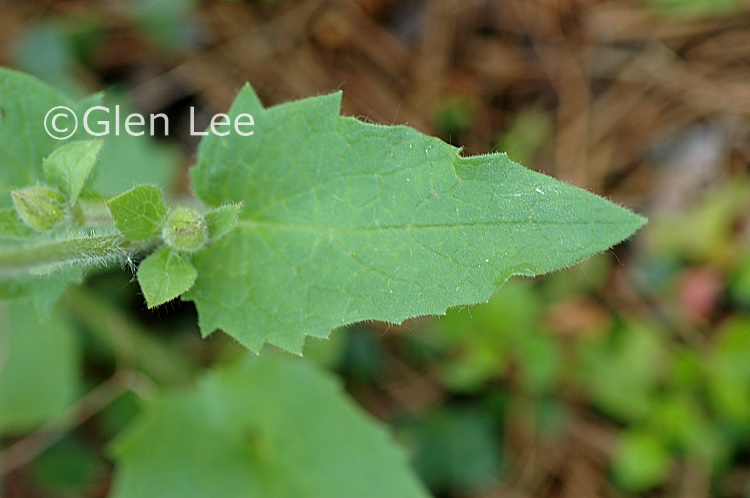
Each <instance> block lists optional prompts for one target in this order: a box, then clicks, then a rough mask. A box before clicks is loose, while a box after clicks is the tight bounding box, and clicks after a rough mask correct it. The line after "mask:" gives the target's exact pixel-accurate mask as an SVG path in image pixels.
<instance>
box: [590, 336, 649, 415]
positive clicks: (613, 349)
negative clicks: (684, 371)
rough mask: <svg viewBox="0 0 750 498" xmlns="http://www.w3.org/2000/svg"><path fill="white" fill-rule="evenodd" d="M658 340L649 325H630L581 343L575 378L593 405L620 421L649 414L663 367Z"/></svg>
mask: <svg viewBox="0 0 750 498" xmlns="http://www.w3.org/2000/svg"><path fill="white" fill-rule="evenodd" d="M658 337H659V335H658V330H654V327H653V325H651V324H649V323H647V322H632V323H625V324H623V325H622V326H621V327H620V328H619V329H617V330H615V331H614V332H613V333H612V334H610V335H609V336H606V337H597V338H595V339H593V340H590V341H588V342H586V343H582V344H581V351H580V358H581V359H580V367H579V368H580V370H579V379H580V381H581V383H582V384H583V386H584V388H585V389H586V391H588V393H589V396H590V398H591V401H592V402H593V403H594V405H596V406H597V407H599V408H600V409H602V410H604V411H605V412H607V413H608V414H609V415H611V416H614V417H616V418H618V419H620V420H624V421H635V420H639V419H642V418H643V417H645V416H646V415H648V414H649V413H650V411H651V409H652V407H653V402H654V395H655V394H656V392H657V387H658V385H657V381H658V378H659V374H660V372H661V370H662V369H663V367H664V351H663V347H662V344H661V342H660V341H659V339H658Z"/></svg>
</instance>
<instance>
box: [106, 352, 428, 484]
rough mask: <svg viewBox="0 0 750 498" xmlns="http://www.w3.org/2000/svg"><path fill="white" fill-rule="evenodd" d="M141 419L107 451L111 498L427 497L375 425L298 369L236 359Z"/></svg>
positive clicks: (302, 364)
mask: <svg viewBox="0 0 750 498" xmlns="http://www.w3.org/2000/svg"><path fill="white" fill-rule="evenodd" d="M144 412H145V413H144V414H143V416H141V417H139V419H138V420H137V421H136V422H135V424H134V426H133V427H131V428H130V429H129V430H126V432H125V433H124V434H123V435H122V436H121V437H120V438H119V439H118V440H116V442H115V444H114V448H113V449H114V454H115V458H116V460H117V462H118V465H117V472H116V475H115V479H114V484H113V490H112V496H113V497H115V498H130V497H139V498H140V497H142V496H179V497H180V498H193V497H195V498H199V497H200V498H203V497H206V496H220V497H222V498H235V497H237V498H239V497H305V498H330V497H339V496H340V497H347V498H349V497H356V498H380V497H394V498H395V497H398V498H417V497H420V498H421V497H426V496H428V493H427V491H426V490H425V489H424V486H423V485H422V484H421V483H420V482H419V481H418V480H417V479H416V478H415V477H414V475H413V473H412V471H411V470H410V469H409V465H408V463H407V461H406V458H405V457H404V454H403V452H402V451H401V450H400V449H399V448H398V447H397V446H396V445H395V444H394V443H393V441H392V439H391V438H390V436H389V435H388V434H387V433H386V431H385V430H383V427H382V425H381V424H380V423H377V422H376V421H374V420H373V419H372V418H371V417H370V416H368V415H367V414H365V413H364V412H363V410H362V409H361V408H359V407H358V406H356V405H355V404H354V403H353V402H352V401H351V400H350V399H348V397H347V396H345V395H344V392H343V390H342V389H341V387H340V386H339V385H337V383H336V382H334V380H333V379H332V378H331V376H330V375H328V374H325V373H323V372H321V371H319V370H318V369H317V368H314V367H313V365H312V364H311V363H309V362H306V361H304V360H299V359H292V358H283V357H279V356H275V355H271V354H264V355H261V356H260V357H252V356H245V358H244V359H243V361H241V362H240V363H238V364H235V365H230V366H227V367H224V368H222V369H221V370H219V371H216V372H214V373H212V374H211V375H209V376H208V377H207V378H205V379H203V381H202V382H200V383H199V384H198V387H197V389H195V390H193V391H189V392H176V393H166V394H161V395H159V396H158V397H155V398H154V399H153V400H151V401H149V402H148V404H147V405H146V407H145V410H144ZM187 476H189V477H187Z"/></svg>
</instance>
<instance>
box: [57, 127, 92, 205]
mask: <svg viewBox="0 0 750 498" xmlns="http://www.w3.org/2000/svg"><path fill="white" fill-rule="evenodd" d="M103 144H104V141H103V140H82V141H78V142H71V143H69V144H65V145H63V146H62V147H60V148H59V149H56V150H55V151H54V152H53V153H52V154H50V155H49V156H47V157H46V158H45V159H44V161H43V164H44V176H45V177H46V178H47V181H48V182H49V183H51V184H52V185H53V186H55V187H57V188H58V189H60V191H61V192H62V193H63V194H65V196H66V197H67V198H68V203H69V204H71V205H72V204H74V203H75V202H76V200H78V196H79V195H80V194H81V190H82V189H83V184H84V183H85V182H86V178H88V176H89V174H90V173H91V170H92V169H93V167H94V164H96V159H97V155H98V154H99V151H100V150H101V148H102V145H103Z"/></svg>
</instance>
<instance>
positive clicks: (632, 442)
mask: <svg viewBox="0 0 750 498" xmlns="http://www.w3.org/2000/svg"><path fill="white" fill-rule="evenodd" d="M671 467H672V459H671V456H670V454H669V452H668V451H667V449H666V448H665V447H664V443H663V441H662V440H661V439H659V437H658V436H656V435H654V434H651V433H649V432H643V431H639V430H631V431H629V432H627V433H625V435H624V436H623V437H622V440H621V441H620V446H619V448H618V450H617V453H616V454H615V457H614V461H613V462H612V473H613V474H614V477H615V480H616V481H617V482H618V483H619V484H620V486H622V487H623V488H625V489H626V490H627V491H631V492H639V491H645V490H647V489H649V488H652V487H654V486H656V485H658V484H661V483H662V482H664V481H665V480H666V479H667V477H669V471H670V468H671Z"/></svg>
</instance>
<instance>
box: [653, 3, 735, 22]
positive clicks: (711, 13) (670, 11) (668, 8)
mask: <svg viewBox="0 0 750 498" xmlns="http://www.w3.org/2000/svg"><path fill="white" fill-rule="evenodd" d="M646 3H647V4H648V5H649V7H651V8H652V9H654V10H655V11H656V12H658V13H659V14H662V15H664V16H667V17H670V18H676V19H701V18H708V17H720V16H730V15H733V14H737V13H739V12H741V11H742V8H743V6H744V3H743V1H742V0H647V2H646Z"/></svg>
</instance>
